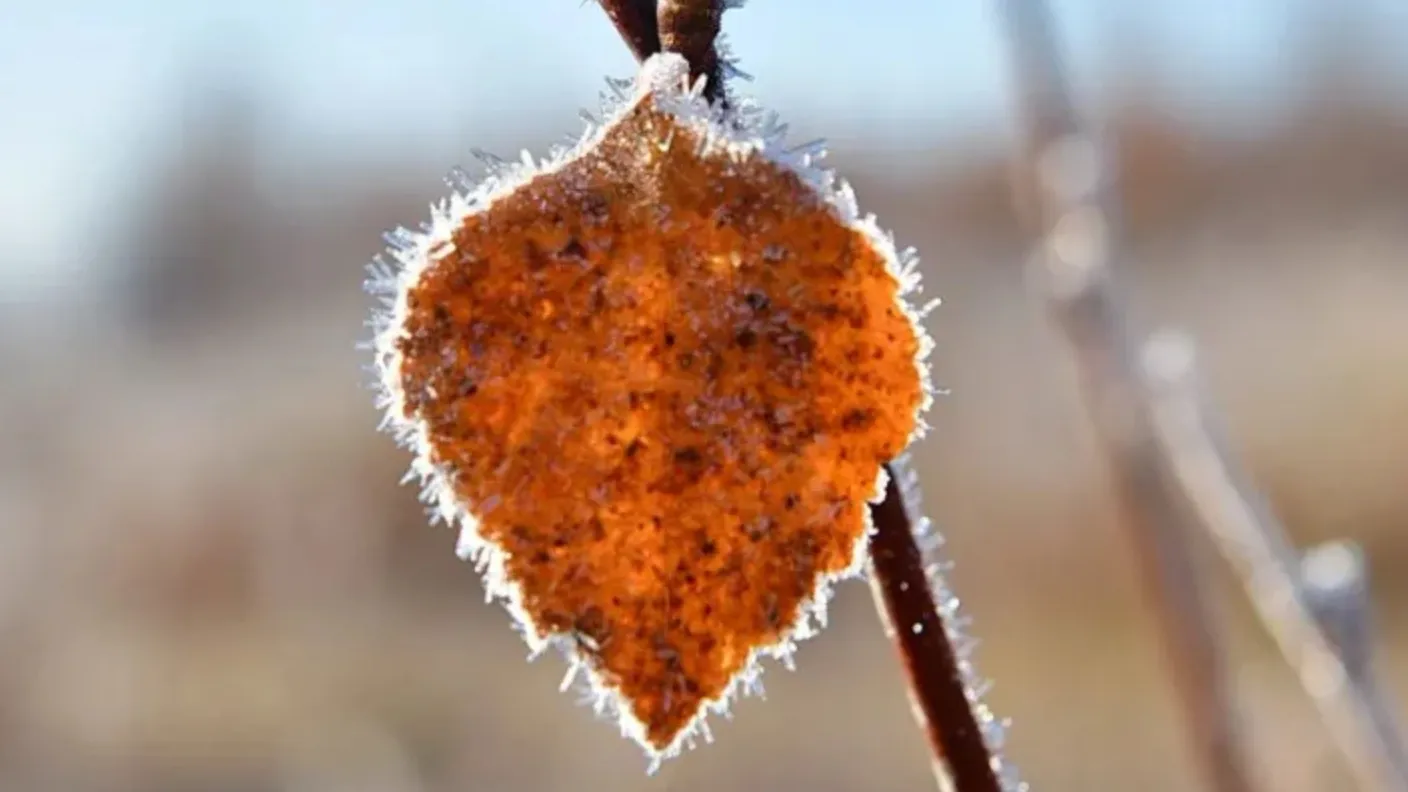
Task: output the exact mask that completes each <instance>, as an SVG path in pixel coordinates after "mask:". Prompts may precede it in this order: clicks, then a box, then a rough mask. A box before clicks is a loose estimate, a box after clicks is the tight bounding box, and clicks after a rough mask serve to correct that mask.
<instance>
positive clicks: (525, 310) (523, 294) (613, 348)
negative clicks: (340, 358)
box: [368, 54, 931, 768]
mask: <svg viewBox="0 0 1408 792" xmlns="http://www.w3.org/2000/svg"><path fill="white" fill-rule="evenodd" d="M608 88H609V92H610V94H609V95H608V96H607V98H606V99H605V100H604V102H603V108H602V112H601V113H600V115H599V118H600V119H601V120H600V121H599V122H596V121H593V120H590V119H589V120H588V127H587V130H586V132H585V133H584V135H583V137H582V139H581V140H579V141H577V142H576V143H575V144H574V145H572V146H570V147H568V148H565V149H562V150H560V151H557V152H555V153H554V154H553V156H552V157H550V158H549V159H548V160H546V161H543V162H535V161H534V160H533V158H532V157H531V156H530V155H528V154H527V153H526V152H525V153H524V155H523V156H522V157H521V159H520V160H519V161H517V162H502V161H498V160H494V159H492V158H488V157H481V159H483V160H486V161H488V162H489V172H488V175H487V177H486V178H485V180H484V181H483V182H481V183H480V184H478V185H477V186H470V185H469V180H468V179H467V178H466V177H465V176H464V174H462V173H458V172H457V173H456V174H454V175H452V177H451V179H450V183H451V185H452V186H453V187H455V188H456V191H455V192H454V193H453V194H452V195H451V196H450V198H449V199H447V200H445V201H442V202H440V203H438V204H436V205H433V206H432V207H431V221H430V223H429V224H428V226H426V227H425V229H424V230H423V231H420V232H412V231H407V230H405V229H399V230H397V231H395V232H392V233H390V234H388V235H387V238H386V239H387V244H388V246H389V253H390V257H389V258H383V259H379V260H378V261H377V262H375V263H374V264H373V266H372V268H371V279H370V281H369V283H368V290H369V291H371V292H372V293H374V294H376V295H378V296H380V297H381V298H382V300H383V301H384V303H385V310H382V311H379V312H378V313H377V314H376V316H375V318H374V320H373V328H374V338H373V340H372V342H371V344H370V347H371V349H372V351H373V353H374V356H375V360H374V369H375V373H376V375H377V381H378V385H379V390H380V394H379V399H378V403H379V404H380V405H381V406H382V407H383V408H385V410H386V418H385V421H384V422H383V426H384V427H385V428H386V429H388V430H389V431H391V432H393V433H394V434H395V436H396V437H397V439H398V441H399V442H400V443H401V444H403V445H404V446H406V447H408V448H409V449H411V451H412V452H413V455H414V459H413V462H412V465H411V471H410V473H409V474H408V475H409V476H410V477H411V478H414V479H418V480H419V482H420V484H421V486H422V496H423V499H424V500H425V502H426V503H427V504H428V506H429V508H430V510H431V517H432V519H443V520H445V521H447V522H449V523H452V524H456V525H458V526H459V528H460V537H459V543H458V552H459V554H460V555H461V556H462V557H464V558H465V559H466V560H470V561H472V562H474V564H475V566H476V568H477V569H478V570H479V571H480V572H481V573H482V574H483V575H484V580H485V587H486V593H487V595H488V596H489V597H490V598H491V599H499V600H501V601H502V602H504V603H505V605H506V606H507V608H508V610H509V611H510V613H511V614H512V616H513V620H514V623H515V626H516V627H517V629H518V630H519V631H520V633H521V634H522V635H523V637H524V639H525V641H526V642H527V643H528V645H529V647H530V649H531V652H532V654H533V655H534V656H536V655H538V654H540V653H541V652H543V651H544V650H546V649H547V648H548V647H550V646H555V647H557V648H558V649H560V650H561V651H562V652H563V653H564V654H565V655H566V657H567V659H568V662H569V666H570V668H569V673H568V675H567V678H566V679H565V680H564V687H570V686H571V685H573V684H575V683H576V680H582V681H583V682H584V683H585V686H586V692H587V695H588V698H587V700H588V702H589V703H590V704H591V706H592V708H593V709H594V711H596V712H597V713H598V714H600V715H602V716H604V717H612V718H614V719H616V720H617V722H618V723H619V724H620V726H621V729H622V733H623V734H625V735H627V736H629V737H630V738H632V739H634V740H635V741H636V742H638V743H639V744H640V745H641V746H642V747H643V748H644V749H645V751H646V753H647V755H648V756H649V757H650V758H651V760H652V768H654V767H656V766H658V764H659V762H660V761H661V760H662V759H664V758H666V757H669V756H673V755H675V754H676V753H678V752H679V750H680V749H681V748H682V747H685V746H692V745H693V744H694V742H695V739H696V738H697V737H700V736H702V737H704V738H705V739H706V740H708V739H709V732H708V727H707V724H706V723H705V716H706V715H707V713H708V712H710V711H713V712H723V713H726V712H727V706H728V702H729V701H730V700H732V699H733V698H734V697H735V696H737V695H738V694H739V693H741V692H742V693H756V692H760V691H761V686H760V683H759V673H760V671H761V668H760V664H759V660H760V659H761V657H763V656H765V655H766V656H772V657H776V658H780V659H782V660H783V661H784V662H785V663H788V664H789V665H790V662H791V656H792V653H793V651H794V649H795V646H796V644H797V642H798V641H801V640H803V639H805V638H807V637H809V636H811V635H813V634H815V633H816V631H818V630H819V629H821V628H822V627H824V626H825V614H826V602H827V599H828V597H829V595H830V588H831V585H832V584H833V583H834V582H836V581H838V580H841V579H845V578H849V577H853V576H856V575H857V574H859V573H860V571H861V570H862V569H863V566H864V560H865V555H866V545H867V537H868V534H869V531H870V522H869V520H870V517H869V511H868V509H867V508H866V502H867V501H874V500H875V499H878V498H879V497H881V496H882V494H883V492H884V483H885V482H884V473H883V469H882V468H881V465H882V464H883V463H884V462H885V461H887V460H889V459H892V458H893V457H895V455H896V454H898V453H899V452H900V451H901V450H903V448H904V447H906V446H907V445H908V444H909V442H910V441H911V440H913V439H914V438H915V437H917V436H919V435H920V434H922V433H923V431H924V429H925V426H924V424H923V422H922V420H921V418H920V416H921V414H922V412H923V411H924V410H925V409H927V407H928V405H929V401H930V388H929V386H928V372H927V366H926V364H925V362H924V361H925V358H926V356H927V355H928V353H929V350H930V347H931V345H930V343H929V339H928V337H927V335H925V333H924V332H923V330H922V327H921V325H920V317H921V313H922V311H923V310H924V309H916V308H914V307H912V306H911V305H910V304H909V302H908V300H907V297H908V295H910V294H913V293H916V292H918V290H919V276H918V268H917V258H916V256H915V254H914V252H913V251H912V250H905V251H900V250H897V249H896V248H895V246H894V243H893V241H892V239H891V238H890V236H889V235H888V234H886V233H885V232H883V231H881V229H880V228H879V227H878V226H877V225H876V223H875V219H874V217H873V216H861V215H860V214H859V211H858V209H857V205H856V199H855V195H854V193H853V192H852V191H851V189H850V187H849V186H848V185H846V184H845V183H844V182H839V181H838V180H837V179H836V178H835V177H834V175H833V174H832V173H831V172H830V171H828V170H825V169H822V168H821V167H819V165H818V163H819V161H820V159H821V158H822V157H823V156H824V153H825V152H824V149H823V148H822V147H821V146H819V145H817V144H808V145H805V146H801V147H796V148H789V147H788V146H787V145H785V143H784V134H785V127H784V126H783V125H782V124H781V123H780V122H779V121H778V120H777V119H776V117H775V116H773V115H772V114H770V113H766V112H764V111H763V110H762V109H761V108H759V107H758V106H757V105H755V104H754V103H752V102H751V101H749V100H747V99H745V98H740V97H730V103H729V109H728V110H727V111H726V112H727V115H725V111H723V110H720V109H719V108H718V107H716V106H714V107H711V106H710V105H709V104H708V103H707V102H706V101H705V100H704V99H703V83H702V81H701V82H695V83H693V84H690V83H689V82H688V69H687V67H686V64H685V62H684V61H683V59H681V58H680V57H678V56H674V55H669V54H665V55H658V56H655V57H653V58H651V59H650V60H649V61H647V62H646V64H644V66H643V67H642V69H641V72H640V73H639V75H638V77H637V79H636V80H635V81H634V82H619V81H612V82H610V83H608Z"/></svg>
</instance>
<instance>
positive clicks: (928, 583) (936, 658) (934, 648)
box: [870, 458, 1026, 792]
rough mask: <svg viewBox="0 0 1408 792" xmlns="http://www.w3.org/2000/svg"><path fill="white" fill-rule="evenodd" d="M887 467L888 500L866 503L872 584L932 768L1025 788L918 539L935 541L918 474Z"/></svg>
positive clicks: (951, 777) (963, 789) (991, 789)
mask: <svg viewBox="0 0 1408 792" xmlns="http://www.w3.org/2000/svg"><path fill="white" fill-rule="evenodd" d="M887 472H888V473H889V478H890V482H889V484H888V485H887V486H886V488H885V500H884V501H882V502H881V503H879V504H877V505H875V506H873V507H871V519H872V521H873V522H874V525H875V533H874V535H873V536H872V537H871V540H870V554H871V567H870V568H871V587H872V589H873V591H874V593H875V599H876V606H877V608H878V609H879V611H880V616H881V619H882V621H883V622H884V624H885V627H886V630H887V632H889V633H890V635H891V638H892V639H893V640H894V641H895V644H896V645H897V646H898V647H899V649H900V654H901V655H902V656H903V658H904V665H905V671H906V673H907V675H908V679H909V690H910V697H911V703H912V704H913V706H914V711H915V712H914V715H915V718H916V719H917V720H918V721H919V723H920V726H921V727H923V728H924V730H925V732H926V733H927V735H928V738H929V745H930V748H931V749H932V750H933V752H934V755H935V767H934V772H935V774H936V775H938V776H939V778H940V779H941V782H943V783H948V784H952V786H953V788H954V789H957V790H959V792H979V791H982V792H1012V791H1015V790H1021V789H1025V788H1026V786H1025V784H1023V783H1022V782H1021V781H1020V780H1019V779H1018V777H1017V772H1016V768H1015V767H1013V766H1012V765H1010V764H1007V763H1006V762H1005V761H1004V760H1003V759H1002V756H1001V749H1002V743H1003V738H1004V732H1005V730H1006V724H1004V723H1003V722H1002V721H999V720H998V719H996V718H995V717H994V716H993V714H992V712H991V711H990V710H988V708H987V706H986V705H985V704H984V703H983V701H982V697H983V687H984V684H983V683H982V682H981V681H980V680H978V679H977V676H976V674H975V673H974V671H973V668H972V666H971V665H970V664H969V662H968V655H969V653H970V652H971V647H972V643H973V641H972V639H970V638H968V637H967V636H966V635H964V633H963V630H962V627H961V622H960V620H959V616H958V598H957V597H955V596H953V594H952V593H951V592H950V591H949V590H948V588H947V586H946V585H945V584H944V581H943V576H942V569H941V568H940V566H939V565H938V564H937V562H934V561H932V560H931V559H930V558H929V557H928V556H929V555H931V553H925V552H924V549H922V548H921V547H920V546H919V543H918V542H917V541H916V539H923V540H927V541H928V542H930V543H934V544H937V541H938V535H937V534H935V533H933V532H932V531H931V530H930V528H929V526H928V520H926V519H924V518H923V517H916V516H915V515H918V514H920V513H921V512H922V505H921V504H920V502H919V500H920V499H919V485H918V480H917V478H916V477H915V475H914V473H913V472H912V471H911V470H910V469H909V466H908V462H907V460H906V459H904V458H901V459H898V460H896V461H895V462H894V463H892V464H890V465H888V466H887ZM935 549H936V548H935ZM936 603H937V605H938V607H937V608H936V607H935V604H936Z"/></svg>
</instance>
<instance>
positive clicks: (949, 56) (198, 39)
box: [0, 0, 1408, 302]
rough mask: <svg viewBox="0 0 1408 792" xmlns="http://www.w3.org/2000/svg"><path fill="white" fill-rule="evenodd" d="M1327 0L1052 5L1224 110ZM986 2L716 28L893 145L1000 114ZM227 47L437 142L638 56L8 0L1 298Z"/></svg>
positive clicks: (1398, 12) (80, 220) (335, 100)
mask: <svg viewBox="0 0 1408 792" xmlns="http://www.w3.org/2000/svg"><path fill="white" fill-rule="evenodd" d="M1336 1H1337V0H1279V1H1278V0H1231V1H1230V2H1216V1H1215V0H1168V1H1167V2H1154V0H1145V1H1144V2H1143V3H1139V4H1135V3H1133V2H1131V0H1065V2H1055V3H1054V5H1055V7H1056V10H1057V13H1058V15H1059V17H1060V19H1061V24H1062V33H1063V34H1064V35H1065V36H1066V37H1067V42H1066V43H1067V45H1068V49H1069V50H1071V52H1072V53H1073V55H1074V58H1073V60H1074V61H1075V65H1076V67H1077V69H1078V71H1079V73H1080V74H1082V75H1087V76H1088V75H1093V74H1097V73H1099V72H1100V68H1099V66H1100V61H1099V57H1100V52H1101V50H1102V42H1103V41H1104V40H1105V39H1106V38H1107V37H1108V34H1109V32H1110V30H1111V28H1110V23H1111V22H1113V21H1115V20H1116V19H1123V20H1124V21H1125V22H1130V23H1134V24H1135V25H1137V26H1138V27H1139V28H1140V29H1141V30H1143V31H1144V32H1145V33H1144V35H1145V36H1146V37H1147V42H1146V43H1147V45H1148V48H1149V49H1150V50H1151V57H1152V58H1154V59H1156V60H1158V61H1161V62H1167V63H1171V64H1172V65H1173V66H1174V67H1175V71H1174V74H1173V76H1174V77H1175V78H1176V79H1177V80H1178V82H1179V84H1180V85H1182V86H1183V88H1184V90H1185V91H1186V92H1187V93H1188V94H1189V96H1191V97H1194V98H1195V99H1196V100H1197V101H1198V102H1201V103H1204V104H1206V105H1209V106H1222V107H1227V108H1232V107H1236V106H1239V105H1242V104H1245V100H1246V99H1247V97H1253V98H1254V97H1256V96H1258V95H1261V94H1265V93H1267V92H1271V91H1273V90H1274V89H1275V87H1276V84H1277V78H1278V76H1283V75H1284V74H1285V66H1286V62H1285V55H1286V53H1287V50H1288V48H1289V46H1290V45H1291V44H1292V43H1293V39H1292V38H1291V37H1292V36H1293V35H1294V34H1295V31H1294V30H1292V28H1291V26H1290V24H1289V22H1290V21H1291V20H1292V18H1293V17H1292V14H1291V13H1290V12H1291V11H1294V10H1295V9H1298V8H1305V7H1309V6H1313V5H1314V4H1316V3H1320V2H1336ZM1346 1H1347V0H1346ZM1367 4H1368V5H1371V6H1378V7H1381V9H1382V10H1381V13H1382V14H1383V17H1382V19H1383V20H1385V22H1384V24H1381V25H1380V26H1378V30H1379V32H1380V34H1381V35H1383V36H1386V37H1392V38H1393V39H1397V40H1399V41H1403V42H1408V3H1403V2H1401V0H1373V2H1367ZM995 8H996V2H995V0H870V1H868V2H863V1H862V0H752V2H750V3H749V4H748V5H747V6H746V7H745V8H744V9H742V10H740V11H735V12H731V13H730V14H729V16H728V17H727V18H726V31H727V32H728V35H729V38H730V40H731V42H732V44H733V47H734V49H735V51H736V52H737V54H738V55H740V56H741V57H742V59H743V62H742V66H743V68H744V69H745V70H746V71H749V72H751V73H752V74H754V75H755V77H756V80H755V82H754V83H753V85H752V87H751V90H752V91H753V92H754V93H756V94H757V95H758V96H759V97H760V98H762V99H763V100H764V101H765V102H767V103H768V104H770V105H771V106H773V107H774V108H776V109H778V110H779V111H781V112H782V113H783V115H784V117H787V118H794V119H799V120H803V121H805V122H806V125H807V126H808V127H809V128H819V129H822V130H823V131H825V132H826V133H827V134H828V135H830V136H832V137H833V138H839V139H843V140H846V139H855V138H865V139H868V140H870V141H878V142H879V143H881V144H883V143H885V142H891V143H893V144H896V145H898V144H904V143H909V142H913V139H915V138H930V137H932V136H935V135H940V136H941V135H945V134H951V133H955V132H959V131H963V130H973V129H982V128H985V127H987V126H990V125H992V124H994V123H1000V122H1001V120H1002V118H1003V115H1004V113H1005V112H1006V106H1005V101H1006V100H1005V95H1004V93H1003V91H1004V87H1005V79H1006V71H1005V66H1006V61H1005V60H1004V51H1003V50H1002V46H1001V45H1002V41H1001V39H1000V38H999V37H998V35H997V27H996V23H997V19H996V16H995V11H994V9H995ZM861 9H869V10H867V11H865V12H864V13H862V12H861ZM1395 30H1397V31H1399V32H1396V33H1395V32H1394V31H1395ZM1403 49H1408V46H1405V47H1403ZM222 56H223V59H224V60H227V61H230V62H234V63H237V64H238V68H239V69H241V70H243V71H244V72H245V73H247V74H248V75H249V76H250V77H251V78H253V80H254V82H255V83H256V84H257V85H259V86H260V87H261V88H266V89H267V90H268V95H267V99H268V100H269V101H268V103H269V105H270V107H271V109H272V110H273V112H274V114H275V115H276V117H277V118H279V119H280V120H281V121H283V122H286V123H287V124H288V125H289V126H290V128H291V129H292V130H293V131H295V132H296V133H297V135H298V136H299V137H300V138H302V139H305V140H308V141H314V142H316V144H317V145H318V146H319V147H320V148H323V149H329V150H338V149H345V150H347V151H349V152H352V151H357V150H364V149H365V147H368V146H375V147H377V148H381V149H386V148H388V147H392V146H404V147H407V148H419V147H425V146H443V145H445V144H446V141H448V140H451V139H454V140H463V138H464V135H465V130H466V129H468V130H471V131H472V132H473V131H478V130H483V133H484V134H485V136H486V137H488V136H492V137H493V138H494V139H496V140H497V139H501V137H502V133H503V132H505V131H507V130H510V129H515V128H518V129H521V128H523V125H524V124H525V123H528V122H529V121H530V120H541V121H543V122H545V123H556V124H558V125H560V126H561V130H560V131H562V132H564V133H565V132H570V131H572V130H573V129H574V128H575V126H574V125H575V123H576V121H575V115H576V110H577V108H579V107H588V106H592V105H593V104H594V101H595V96H596V94H597V92H598V91H599V89H600V87H601V85H602V82H601V78H602V77H603V76H605V75H616V76H626V75H628V74H629V73H630V72H631V70H632V68H633V64H632V63H631V61H630V59H629V56H628V54H627V53H626V51H625V48H624V47H623V46H622V45H621V44H620V43H619V41H617V40H616V38H615V35H614V32H613V31H612V29H611V27H610V25H609V23H608V22H607V21H606V19H605V16H604V14H602V12H601V11H600V9H598V8H596V7H595V4H594V2H592V0H586V2H583V0H395V2H393V1H392V0H376V2H371V1H370V0H341V1H340V2H337V1H335V0H245V1H244V2H243V3H234V2H230V3H219V4H217V3H212V2H198V1H197V0H184V2H176V0H125V1H124V0H43V1H42V2H41V1H40V0H30V1H29V2H25V1H24V0H0V174H2V175H3V176H2V177H0V238H2V239H4V240H5V242H4V243H3V244H0V302H4V301H7V300H11V299H17V298H19V299H22V298H23V297H22V296H21V295H25V294H31V293H33V292H34V290H35V289H41V288H43V287H44V286H45V285H46V284H54V283H57V282H61V281H62V280H64V279H66V278H70V277H75V276H78V275H80V274H81V273H83V272H84V271H86V270H87V268H88V267H90V266H91V265H92V260H93V258H94V256H93V253H92V251H91V250H88V249H85V247H84V245H82V244H76V243H75V240H80V241H81V240H84V239H88V238H89V237H90V236H91V234H89V233H88V232H89V231H90V230H91V228H92V224H93V222H94V219H95V218H96V217H97V216H99V215H100V214H101V213H102V212H103V211H104V210H105V209H106V208H108V207H110V206H111V205H112V203H113V202H114V201H120V200H122V198H123V196H124V193H123V192H122V184H123V183H124V181H125V180H126V178H127V177H128V176H129V174H130V173H131V172H132V168H134V167H138V164H139V163H143V162H145V160H144V159H143V157H144V156H145V155H146V153H148V152H149V149H150V148H151V145H152V141H153V136H154V135H157V134H165V133H164V132H162V130H161V127H160V123H161V120H162V119H163V118H164V117H167V111H169V109H170V108H171V107H172V106H173V103H175V102H177V101H179V99H180V97H181V92H182V90H184V89H185V87H186V85H187V83H188V82H189V80H188V79H185V78H186V77H188V76H189V74H188V73H189V71H190V70H191V69H193V68H201V67H202V66H203V65H204V64H210V63H214V62H218V61H221V60H222ZM823 87H824V88H823ZM550 131H552V132H554V133H555V132H557V131H558V130H550ZM449 164H451V163H447V168H448V166H449Z"/></svg>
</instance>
